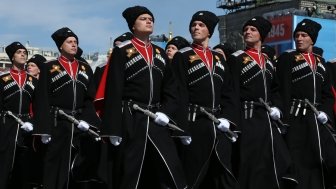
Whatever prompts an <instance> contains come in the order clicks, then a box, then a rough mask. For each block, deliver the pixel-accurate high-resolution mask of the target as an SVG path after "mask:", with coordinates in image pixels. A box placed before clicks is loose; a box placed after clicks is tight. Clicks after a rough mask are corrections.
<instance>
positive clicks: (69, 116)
mask: <svg viewBox="0 0 336 189" xmlns="http://www.w3.org/2000/svg"><path fill="white" fill-rule="evenodd" d="M58 113H59V114H60V115H62V116H64V117H66V118H67V119H68V120H69V121H70V122H72V123H74V124H76V125H78V124H79V121H78V120H77V119H76V118H75V117H73V116H71V115H69V114H67V113H65V112H64V111H63V110H58ZM89 126H90V127H93V126H91V125H89ZM93 128H96V127H93ZM88 132H89V133H90V134H91V135H93V136H95V137H96V139H97V140H100V136H99V134H98V133H97V132H95V131H93V130H92V129H88Z"/></svg>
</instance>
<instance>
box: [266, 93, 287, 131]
mask: <svg viewBox="0 0 336 189" xmlns="http://www.w3.org/2000/svg"><path fill="white" fill-rule="evenodd" d="M259 102H260V103H261V104H262V105H264V106H265V108H266V110H267V111H268V112H269V113H271V111H272V109H271V107H270V106H269V105H268V104H267V103H266V102H265V101H264V99H262V98H259ZM275 121H277V122H278V123H279V124H280V125H281V126H282V127H283V128H287V127H289V125H288V124H285V123H283V122H282V121H281V119H280V118H279V119H276V120H275ZM278 130H279V132H280V133H281V134H285V133H286V131H285V130H283V129H282V130H281V129H280V128H278Z"/></svg>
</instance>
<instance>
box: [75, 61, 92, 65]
mask: <svg viewBox="0 0 336 189" xmlns="http://www.w3.org/2000/svg"><path fill="white" fill-rule="evenodd" d="M77 61H78V62H80V63H82V64H85V65H88V66H89V63H88V62H85V61H82V60H77Z"/></svg>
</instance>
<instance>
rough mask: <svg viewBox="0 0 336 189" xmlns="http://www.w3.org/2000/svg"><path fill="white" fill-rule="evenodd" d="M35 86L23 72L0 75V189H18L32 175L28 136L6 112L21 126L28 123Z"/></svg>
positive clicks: (32, 78)
mask: <svg viewBox="0 0 336 189" xmlns="http://www.w3.org/2000/svg"><path fill="white" fill-rule="evenodd" d="M20 82H22V83H21V85H20V84H19V83H20ZM36 85H37V80H36V79H35V78H34V77H33V76H31V75H28V74H27V73H26V72H25V71H20V72H18V71H16V70H13V69H11V70H10V71H8V72H5V73H3V74H1V75H0V109H1V122H0V188H3V189H6V188H21V187H23V184H27V179H28V178H29V176H30V175H31V174H32V173H31V172H29V170H28V167H29V163H30V162H29V156H28V155H29V153H31V150H32V149H31V148H32V146H31V142H32V141H31V133H27V132H26V131H24V130H22V129H20V126H21V125H19V124H18V122H17V121H16V120H15V119H14V118H13V117H11V116H9V115H8V111H11V112H12V113H13V114H14V115H15V116H17V117H19V118H20V119H21V120H22V121H24V122H25V121H29V122H31V121H30V118H31V114H30V110H31V103H32V101H33V99H34V97H35V96H34V89H35V87H36ZM25 187H27V186H25Z"/></svg>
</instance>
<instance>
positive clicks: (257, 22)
mask: <svg viewBox="0 0 336 189" xmlns="http://www.w3.org/2000/svg"><path fill="white" fill-rule="evenodd" d="M246 26H254V27H256V28H257V30H258V32H259V34H260V37H261V41H264V39H265V38H266V37H267V34H268V32H270V31H271V29H272V24H271V22H269V21H268V20H266V19H265V18H263V17H261V16H255V17H253V18H251V19H250V20H248V21H247V22H245V24H244V26H243V31H244V28H245V27H246Z"/></svg>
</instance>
